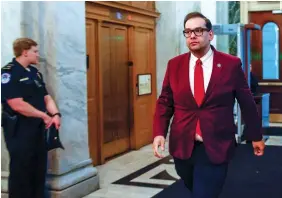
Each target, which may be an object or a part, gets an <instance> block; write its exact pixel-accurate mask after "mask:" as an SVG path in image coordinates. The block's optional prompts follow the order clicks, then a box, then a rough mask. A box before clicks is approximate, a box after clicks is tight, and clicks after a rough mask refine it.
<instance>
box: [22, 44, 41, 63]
mask: <svg viewBox="0 0 282 198" xmlns="http://www.w3.org/2000/svg"><path fill="white" fill-rule="evenodd" d="M23 55H24V57H25V58H26V59H27V60H28V62H30V64H37V63H38V62H39V51H38V48H37V46H32V47H31V48H30V49H29V50H24V52H23Z"/></svg>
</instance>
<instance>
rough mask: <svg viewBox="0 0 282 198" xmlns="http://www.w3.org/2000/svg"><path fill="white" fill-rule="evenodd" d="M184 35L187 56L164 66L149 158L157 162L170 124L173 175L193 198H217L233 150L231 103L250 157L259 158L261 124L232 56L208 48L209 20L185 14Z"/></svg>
mask: <svg viewBox="0 0 282 198" xmlns="http://www.w3.org/2000/svg"><path fill="white" fill-rule="evenodd" d="M183 34H184V36H185V37H186V43H187V46H188V48H189V49H190V52H189V53H185V54H182V55H179V56H177V57H175V58H173V59H171V60H169V62H168V66H167V70H166V74H165V77H164V81H163V87H162V91H161V95H160V96H159V98H158V101H157V105H156V113H155V117H154V132H153V133H154V134H153V136H154V142H153V150H154V155H155V156H157V157H163V156H162V155H161V154H160V152H159V151H158V148H159V147H161V150H164V144H165V138H166V135H167V131H168V127H169V123H170V119H171V117H172V116H173V121H172V123H171V128H170V136H169V151H170V154H171V155H172V156H173V158H174V162H175V169H176V172H177V174H178V175H179V176H180V178H181V179H182V180H184V183H185V185H186V186H187V188H188V189H189V190H190V191H191V192H192V194H193V198H217V197H218V196H219V194H220V192H221V189H222V186H223V184H224V181H225V178H226V174H227V168H228V162H229V161H230V159H231V158H232V156H233V154H234V150H235V146H236V140H235V131H236V126H235V124H234V118H233V107H234V101H235V98H236V99H237V100H238V102H239V104H240V108H241V111H242V115H243V119H244V121H245V123H246V129H245V132H244V136H245V138H246V140H250V141H252V144H253V148H254V154H255V155H257V156H261V155H263V152H264V146H265V145H264V142H263V141H262V133H261V120H260V119H259V116H258V111H257V108H256V105H255V102H254V99H253V96H252V94H251V91H250V89H249V87H248V84H247V81H246V79H245V75H244V73H243V70H242V68H241V60H240V59H239V58H237V57H234V56H231V55H228V54H224V53H222V52H219V51H216V50H215V49H214V47H213V46H211V45H210V41H211V40H212V39H213V37H214V34H213V31H212V24H211V22H210V20H209V19H207V18H206V17H205V16H203V15H202V14H201V13H198V12H193V13H190V14H188V15H187V16H186V17H185V20H184V31H183Z"/></svg>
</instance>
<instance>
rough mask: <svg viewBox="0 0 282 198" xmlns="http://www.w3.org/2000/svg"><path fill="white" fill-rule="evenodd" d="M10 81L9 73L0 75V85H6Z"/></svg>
mask: <svg viewBox="0 0 282 198" xmlns="http://www.w3.org/2000/svg"><path fill="white" fill-rule="evenodd" d="M10 80H11V74H9V73H3V74H2V75H1V83H2V84H6V83H8V82H10Z"/></svg>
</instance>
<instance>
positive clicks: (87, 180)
mask: <svg viewBox="0 0 282 198" xmlns="http://www.w3.org/2000/svg"><path fill="white" fill-rule="evenodd" d="M8 174H9V173H8V172H2V182H1V198H8ZM46 184H47V188H48V192H49V195H50V198H69V197H71V198H81V197H84V196H86V195H88V194H90V193H91V192H93V191H95V190H97V189H98V188H99V176H98V173H97V169H96V168H95V167H93V166H92V164H91V165H89V166H87V167H82V168H79V169H76V170H74V171H72V172H69V173H66V174H65V175H59V176H53V175H49V176H48V178H47V182H46Z"/></svg>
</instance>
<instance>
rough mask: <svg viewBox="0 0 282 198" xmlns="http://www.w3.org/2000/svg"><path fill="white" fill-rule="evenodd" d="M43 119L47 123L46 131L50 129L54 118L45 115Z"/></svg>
mask: <svg viewBox="0 0 282 198" xmlns="http://www.w3.org/2000/svg"><path fill="white" fill-rule="evenodd" d="M42 119H43V121H44V123H45V126H46V129H48V128H49V127H50V126H51V124H52V118H51V117H50V116H48V115H47V114H45V115H44V116H43V118H42Z"/></svg>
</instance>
